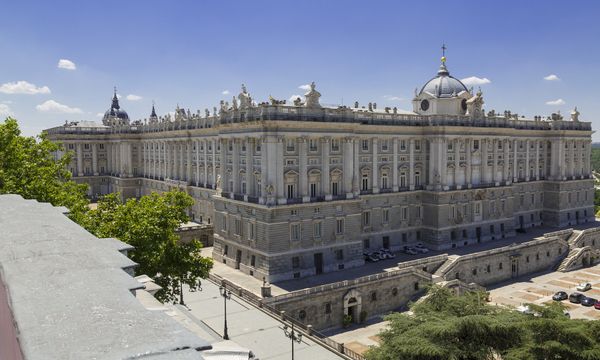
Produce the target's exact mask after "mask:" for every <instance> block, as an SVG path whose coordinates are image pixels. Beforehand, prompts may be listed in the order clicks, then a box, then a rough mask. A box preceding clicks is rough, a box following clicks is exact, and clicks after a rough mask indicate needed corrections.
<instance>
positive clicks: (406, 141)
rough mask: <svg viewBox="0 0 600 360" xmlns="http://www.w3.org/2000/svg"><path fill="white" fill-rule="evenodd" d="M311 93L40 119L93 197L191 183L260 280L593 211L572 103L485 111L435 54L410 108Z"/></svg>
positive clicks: (233, 250) (231, 257)
mask: <svg viewBox="0 0 600 360" xmlns="http://www.w3.org/2000/svg"><path fill="white" fill-rule="evenodd" d="M320 96H321V94H320V93H319V92H317V91H316V90H315V86H314V84H313V85H312V87H311V90H310V91H309V92H308V93H307V94H305V100H302V99H297V100H296V101H294V104H293V105H292V104H286V103H285V101H279V100H275V99H272V98H271V99H270V101H269V102H265V103H260V104H256V103H255V102H254V101H253V100H252V98H251V97H250V94H249V93H248V92H247V89H246V88H245V86H244V87H243V88H242V91H241V93H240V94H239V96H238V97H237V98H236V97H234V99H233V102H232V104H231V105H230V104H229V103H226V102H222V103H221V106H220V108H219V109H217V108H214V109H213V112H212V113H211V112H210V111H209V110H206V111H205V114H204V115H202V114H201V113H200V112H199V111H198V112H197V113H191V112H190V111H189V110H188V111H185V110H183V109H179V108H177V109H176V112H175V116H174V117H171V116H170V115H169V116H167V117H160V118H159V117H157V116H156V114H155V112H154V109H153V112H152V116H151V117H150V119H147V120H144V121H136V122H133V123H129V120H128V117H127V116H126V113H124V110H122V109H120V108H119V107H118V100H116V97H115V99H113V105H112V107H111V109H115V101H116V106H117V107H116V108H117V110H118V111H112V112H111V111H108V112H107V115H105V117H106V119H105V120H106V121H105V124H108V125H93V126H92V125H90V124H89V123H78V124H66V125H65V126H61V127H56V128H52V129H49V130H48V134H49V137H50V138H51V139H53V140H57V141H61V142H63V143H64V145H65V150H66V151H71V152H73V153H74V156H73V160H72V163H71V165H70V166H69V168H70V170H71V171H72V173H73V175H74V176H75V180H76V181H79V182H86V183H88V184H90V193H89V195H90V196H91V197H95V196H98V195H102V194H106V193H109V192H113V191H120V192H121V193H122V195H123V197H138V196H140V195H143V194H147V193H149V192H151V191H166V190H169V189H172V188H180V189H182V190H184V191H186V192H188V193H189V194H190V195H192V196H193V197H194V199H195V200H196V205H194V208H193V209H192V210H191V215H192V217H193V218H194V220H195V221H197V222H200V223H206V224H210V225H214V231H215V233H214V253H213V256H214V258H215V259H216V260H217V261H222V262H224V263H226V264H228V265H230V266H232V267H235V268H239V269H240V270H241V271H244V272H246V273H248V274H252V275H253V276H255V277H257V278H259V279H262V278H265V279H267V280H268V281H271V282H274V281H278V280H284V279H291V278H296V277H303V276H310V275H314V274H319V273H321V272H328V271H336V270H342V269H345V268H350V267H355V266H360V265H362V264H363V261H364V260H363V255H362V252H363V250H365V249H367V250H368V249H379V248H381V247H384V248H391V249H392V250H399V249H401V248H402V247H403V246H405V245H410V244H414V243H417V242H422V243H424V244H426V245H427V246H429V247H431V248H433V249H447V248H451V247H457V246H465V245H469V244H472V243H477V242H484V241H493V240H495V239H499V238H505V237H511V236H514V234H515V231H517V230H518V229H525V228H528V227H532V226H539V225H541V224H544V225H547V226H556V227H559V228H560V227H566V226H569V225H572V224H578V223H582V222H586V221H590V220H592V219H593V218H594V211H593V198H594V195H593V192H594V189H593V180H592V178H591V175H590V174H591V167H590V154H591V134H592V130H591V124H590V123H588V122H581V121H579V118H578V116H579V113H578V112H574V115H572V118H571V121H565V120H563V119H562V117H561V116H560V115H559V114H553V115H552V117H550V118H548V119H542V118H541V117H539V116H536V117H534V119H531V120H526V119H523V118H521V117H519V116H518V115H516V114H511V113H510V112H505V113H504V114H502V115H498V114H496V113H494V112H493V111H491V112H488V113H487V114H486V113H485V112H484V111H483V109H481V105H482V104H483V98H482V94H481V92H479V93H477V94H475V95H473V94H471V92H470V91H469V90H467V89H466V87H464V85H462V83H460V81H459V80H457V79H454V78H452V77H451V76H450V75H449V72H448V70H447V68H446V66H445V62H444V63H443V64H442V67H441V68H440V71H439V72H438V76H437V77H435V78H434V79H433V80H431V81H430V82H428V83H427V84H426V86H424V87H423V89H422V90H421V92H420V93H418V94H416V95H415V99H414V101H413V104H414V109H413V110H414V111H402V110H398V109H396V108H394V109H391V108H385V109H378V108H377V105H376V104H374V103H370V104H368V106H360V105H359V104H358V103H355V104H354V106H353V107H347V106H339V107H330V106H329V107H328V106H322V105H320V103H319V97H320ZM424 101H426V102H424ZM113 113H114V114H115V115H111V114H113ZM111 116H113V117H114V116H117V117H118V118H115V119H112V118H111ZM111 119H112V120H111ZM59 155H60V154H59Z"/></svg>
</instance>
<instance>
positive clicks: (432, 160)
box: [425, 138, 439, 190]
mask: <svg viewBox="0 0 600 360" xmlns="http://www.w3.org/2000/svg"><path fill="white" fill-rule="evenodd" d="M425 141H429V163H428V167H429V171H428V172H427V179H428V180H427V188H428V190H433V189H434V187H435V185H436V182H437V180H436V176H435V175H436V162H437V152H438V144H439V140H438V138H433V139H429V140H425Z"/></svg>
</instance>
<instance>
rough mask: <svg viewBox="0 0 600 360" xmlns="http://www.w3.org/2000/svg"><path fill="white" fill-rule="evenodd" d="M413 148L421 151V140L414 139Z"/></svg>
mask: <svg viewBox="0 0 600 360" xmlns="http://www.w3.org/2000/svg"><path fill="white" fill-rule="evenodd" d="M415 150H416V151H421V140H415Z"/></svg>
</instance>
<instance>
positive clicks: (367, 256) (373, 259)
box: [364, 252, 380, 262]
mask: <svg viewBox="0 0 600 360" xmlns="http://www.w3.org/2000/svg"><path fill="white" fill-rule="evenodd" d="M364 255H365V260H366V261H368V262H378V261H379V260H380V259H379V256H378V255H375V254H374V253H371V252H368V253H364Z"/></svg>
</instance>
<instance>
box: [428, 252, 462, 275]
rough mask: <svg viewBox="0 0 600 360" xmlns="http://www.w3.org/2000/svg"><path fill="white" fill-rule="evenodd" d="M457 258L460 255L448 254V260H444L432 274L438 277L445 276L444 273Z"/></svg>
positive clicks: (446, 272)
mask: <svg viewBox="0 0 600 360" xmlns="http://www.w3.org/2000/svg"><path fill="white" fill-rule="evenodd" d="M459 258H460V255H449V256H448V260H446V262H445V263H444V264H442V266H440V267H439V269H437V270H436V272H435V273H434V275H436V276H439V277H440V278H445V276H446V274H448V272H450V270H452V268H453V267H454V265H455V264H456V261H457V260H458V259H459Z"/></svg>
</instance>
